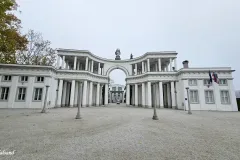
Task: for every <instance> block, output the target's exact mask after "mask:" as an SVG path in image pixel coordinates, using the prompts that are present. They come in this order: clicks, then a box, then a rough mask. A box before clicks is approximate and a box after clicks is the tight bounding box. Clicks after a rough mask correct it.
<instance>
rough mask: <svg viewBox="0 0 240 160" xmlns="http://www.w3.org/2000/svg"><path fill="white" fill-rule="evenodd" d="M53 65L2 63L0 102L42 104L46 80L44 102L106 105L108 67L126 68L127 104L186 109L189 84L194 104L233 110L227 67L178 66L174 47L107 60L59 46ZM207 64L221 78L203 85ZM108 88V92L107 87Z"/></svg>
mask: <svg viewBox="0 0 240 160" xmlns="http://www.w3.org/2000/svg"><path fill="white" fill-rule="evenodd" d="M57 51H58V59H57V65H56V67H49V66H31V65H15V64H0V79H1V83H0V94H1V95H0V108H41V107H42V106H43V102H44V97H45V90H46V87H45V86H46V85H49V86H50V87H49V92H48V96H47V102H48V103H47V105H48V108H50V107H54V106H56V107H62V106H70V107H73V106H77V105H78V104H80V105H81V106H82V107H86V106H100V105H108V99H109V96H108V94H109V92H108V88H109V87H108V84H109V78H108V77H109V73H110V72H111V71H112V70H114V69H121V70H122V71H123V72H124V73H125V74H126V105H127V106H129V105H133V106H139V107H147V108H151V107H153V106H156V107H157V108H172V109H184V108H186V109H188V101H187V100H186V97H187V92H186V89H185V88H186V87H189V88H190V90H189V94H190V103H191V108H192V110H219V111H237V104H236V96H235V92H234V87H233V77H232V72H234V70H232V69H231V68H230V67H218V68H188V62H187V61H185V62H184V67H183V68H181V69H179V70H178V69H177V53H176V52H172V51H168V52H166V51H164V52H148V53H146V54H144V55H142V56H141V57H137V58H134V59H127V60H110V59H105V58H101V57H98V56H96V55H94V54H92V53H91V52H89V51H85V50H70V49H58V50H57ZM209 70H211V71H214V72H216V73H217V74H218V76H219V78H220V82H221V84H220V85H218V84H216V83H214V84H213V86H210V87H209V88H208V87H207V83H208V79H209V74H208V73H209ZM105 91H106V92H105Z"/></svg>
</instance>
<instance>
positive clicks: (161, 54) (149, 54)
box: [56, 48, 178, 63]
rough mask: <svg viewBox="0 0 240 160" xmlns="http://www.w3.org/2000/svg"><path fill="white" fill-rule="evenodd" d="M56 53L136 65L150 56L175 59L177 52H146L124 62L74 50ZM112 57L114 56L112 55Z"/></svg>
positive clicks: (86, 51)
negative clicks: (82, 55) (83, 55)
mask: <svg viewBox="0 0 240 160" xmlns="http://www.w3.org/2000/svg"><path fill="white" fill-rule="evenodd" d="M56 50H57V52H58V55H71V56H78V54H80V53H82V54H86V56H87V57H89V58H95V59H97V60H98V61H100V62H110V63H136V61H139V60H144V59H146V58H148V57H152V56H156V57H160V56H161V57H163V58H164V57H165V58H167V57H169V58H170V57H176V56H177V54H178V53H177V52H176V51H160V52H147V53H145V54H143V55H142V56H139V57H136V58H133V59H124V60H114V59H107V58H102V57H99V56H96V55H95V54H93V53H91V52H90V51H88V50H74V49H62V48H58V49H56ZM113 56H114V54H113Z"/></svg>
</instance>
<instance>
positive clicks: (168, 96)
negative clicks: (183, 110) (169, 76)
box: [167, 83, 171, 108]
mask: <svg viewBox="0 0 240 160" xmlns="http://www.w3.org/2000/svg"><path fill="white" fill-rule="evenodd" d="M167 101H168V108H171V89H170V83H167Z"/></svg>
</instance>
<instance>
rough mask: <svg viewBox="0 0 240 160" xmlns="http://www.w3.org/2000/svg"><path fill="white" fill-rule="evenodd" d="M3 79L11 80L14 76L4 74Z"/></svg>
mask: <svg viewBox="0 0 240 160" xmlns="http://www.w3.org/2000/svg"><path fill="white" fill-rule="evenodd" d="M2 80H3V81H11V80H12V76H3V79H2Z"/></svg>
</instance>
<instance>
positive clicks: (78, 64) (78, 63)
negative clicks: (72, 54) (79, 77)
mask: <svg viewBox="0 0 240 160" xmlns="http://www.w3.org/2000/svg"><path fill="white" fill-rule="evenodd" d="M77 70H80V61H78V62H77Z"/></svg>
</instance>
